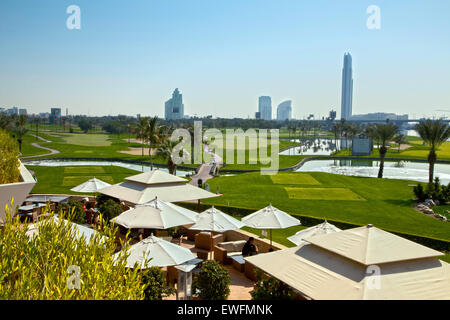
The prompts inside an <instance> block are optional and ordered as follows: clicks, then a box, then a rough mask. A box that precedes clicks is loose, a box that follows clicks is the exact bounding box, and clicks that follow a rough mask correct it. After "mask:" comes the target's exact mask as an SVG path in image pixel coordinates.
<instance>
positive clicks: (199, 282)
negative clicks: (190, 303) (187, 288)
mask: <svg viewBox="0 0 450 320" xmlns="http://www.w3.org/2000/svg"><path fill="white" fill-rule="evenodd" d="M230 283H231V277H230V275H229V273H228V271H227V269H225V268H224V267H222V266H221V265H220V264H219V263H218V262H217V261H215V260H207V261H205V262H204V263H203V265H202V267H201V268H200V272H199V273H198V274H197V276H196V277H195V279H194V282H193V286H192V288H193V292H194V293H195V295H196V296H197V297H198V298H200V299H201V300H226V299H227V297H228V296H229V294H230Z"/></svg>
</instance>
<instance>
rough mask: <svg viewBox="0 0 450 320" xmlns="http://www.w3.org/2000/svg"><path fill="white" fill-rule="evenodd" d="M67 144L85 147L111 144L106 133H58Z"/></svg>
mask: <svg viewBox="0 0 450 320" xmlns="http://www.w3.org/2000/svg"><path fill="white" fill-rule="evenodd" d="M60 135H61V136H62V138H63V139H64V141H65V142H66V143H68V144H73V145H78V146H87V147H107V146H110V145H111V141H110V140H109V136H108V135H106V134H85V133H79V134H78V133H64V134H60Z"/></svg>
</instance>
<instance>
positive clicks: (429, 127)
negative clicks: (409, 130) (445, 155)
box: [414, 119, 450, 183]
mask: <svg viewBox="0 0 450 320" xmlns="http://www.w3.org/2000/svg"><path fill="white" fill-rule="evenodd" d="M414 130H416V132H417V133H418V134H419V136H420V137H421V138H422V140H423V141H424V142H425V144H427V145H428V146H429V147H430V153H429V154H428V163H429V171H428V182H429V183H433V176H434V164H435V163H436V160H437V154H436V150H437V149H438V148H439V147H440V146H441V145H442V144H443V143H444V142H446V141H447V139H448V138H449V137H450V128H449V126H448V125H447V124H446V123H444V122H443V121H442V120H437V121H432V120H430V119H428V120H425V121H421V122H419V123H418V124H416V126H415V128H414Z"/></svg>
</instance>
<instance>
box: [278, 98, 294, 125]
mask: <svg viewBox="0 0 450 320" xmlns="http://www.w3.org/2000/svg"><path fill="white" fill-rule="evenodd" d="M291 118H292V101H291V100H287V101H283V102H282V103H280V104H279V105H278V108H277V120H278V121H285V120H291Z"/></svg>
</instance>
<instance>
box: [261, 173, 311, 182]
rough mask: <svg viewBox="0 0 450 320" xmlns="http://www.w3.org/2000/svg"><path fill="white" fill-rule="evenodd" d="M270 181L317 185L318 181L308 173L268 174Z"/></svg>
mask: <svg viewBox="0 0 450 320" xmlns="http://www.w3.org/2000/svg"><path fill="white" fill-rule="evenodd" d="M270 179H272V182H273V183H275V184H307V185H319V184H320V182H319V181H317V180H316V179H314V178H313V177H312V176H310V175H309V174H303V173H302V174H296V173H288V174H277V175H273V176H270Z"/></svg>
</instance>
